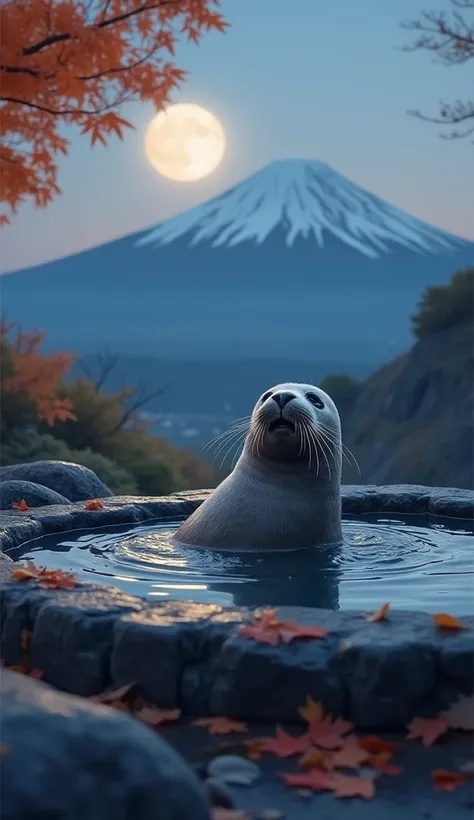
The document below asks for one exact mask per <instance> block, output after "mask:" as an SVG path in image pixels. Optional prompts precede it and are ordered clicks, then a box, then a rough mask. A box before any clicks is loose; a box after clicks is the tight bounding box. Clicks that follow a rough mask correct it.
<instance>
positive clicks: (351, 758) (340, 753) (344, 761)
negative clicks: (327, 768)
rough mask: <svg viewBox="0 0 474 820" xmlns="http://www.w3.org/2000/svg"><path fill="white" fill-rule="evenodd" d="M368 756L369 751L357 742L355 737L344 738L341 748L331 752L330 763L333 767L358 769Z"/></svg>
mask: <svg viewBox="0 0 474 820" xmlns="http://www.w3.org/2000/svg"><path fill="white" fill-rule="evenodd" d="M369 757H370V755H369V753H368V752H367V751H366V750H365V749H361V747H360V746H359V744H358V743H357V738H355V737H352V738H344V745H343V746H342V748H341V749H338V750H337V751H336V752H334V753H333V754H332V756H331V761H330V765H331V767H334V768H335V769H339V768H341V769H358V768H359V766H361V765H362V763H365V762H366V761H367V760H368V759H369Z"/></svg>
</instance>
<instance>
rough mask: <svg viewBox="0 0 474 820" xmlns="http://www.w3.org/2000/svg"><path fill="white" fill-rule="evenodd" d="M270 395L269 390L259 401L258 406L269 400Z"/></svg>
mask: <svg viewBox="0 0 474 820" xmlns="http://www.w3.org/2000/svg"><path fill="white" fill-rule="evenodd" d="M271 395H272V392H271V390H269V391H268V393H264V394H263V396H262V398H261V399H260V404H265V402H266V400H267V399H269V398H270V396H271Z"/></svg>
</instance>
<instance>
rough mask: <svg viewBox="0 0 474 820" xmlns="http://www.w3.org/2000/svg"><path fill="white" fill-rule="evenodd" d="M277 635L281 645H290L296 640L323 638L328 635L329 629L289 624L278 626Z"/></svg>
mask: <svg viewBox="0 0 474 820" xmlns="http://www.w3.org/2000/svg"><path fill="white" fill-rule="evenodd" d="M278 634H279V636H280V639H281V640H282V642H283V643H290V642H291V641H294V640H296V639H298V638H316V639H318V638H325V637H326V635H329V629H323V627H321V626H311V625H307V626H305V625H304V624H296V623H293V622H289V623H282V624H281V625H280V628H279V630H278Z"/></svg>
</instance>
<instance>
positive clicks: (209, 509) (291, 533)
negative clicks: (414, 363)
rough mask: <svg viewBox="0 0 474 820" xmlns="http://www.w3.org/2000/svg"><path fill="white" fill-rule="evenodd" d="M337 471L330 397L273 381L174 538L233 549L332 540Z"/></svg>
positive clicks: (335, 538) (337, 509)
mask: <svg viewBox="0 0 474 820" xmlns="http://www.w3.org/2000/svg"><path fill="white" fill-rule="evenodd" d="M341 471H342V440H341V423H340V419H339V413H338V412H337V408H336V406H335V404H334V402H333V401H332V399H331V398H330V397H329V396H328V395H327V394H326V393H325V392H324V391H323V390H321V389H320V388H318V387H315V386H314V385H311V384H293V383H291V382H288V383H286V384H279V385H277V386H276V387H272V388H271V389H270V390H267V391H266V392H265V393H263V395H262V396H261V397H260V398H259V400H258V401H257V403H256V405H255V407H254V409H253V412H252V415H251V417H250V427H249V430H248V433H247V437H246V439H245V443H244V447H243V450H242V454H241V455H240V458H239V459H238V461H237V463H236V465H235V468H234V470H233V471H232V472H231V473H230V475H229V476H227V478H225V479H224V481H223V482H222V483H221V484H219V486H218V487H217V488H216V489H215V490H214V491H213V493H212V494H211V495H210V496H209V498H207V499H206V500H205V501H204V502H203V504H201V506H200V507H198V509H197V510H195V512H194V513H192V515H191V516H190V517H189V518H188V519H187V520H186V521H185V522H184V523H183V524H182V525H181V527H180V528H179V529H178V531H177V533H176V535H175V540H176V541H177V542H179V543H180V544H183V545H187V546H194V547H203V548H207V547H209V548H217V549H224V550H235V551H244V550H289V549H300V548H305V547H317V546H322V545H327V544H337V543H340V542H341V541H342V530H341Z"/></svg>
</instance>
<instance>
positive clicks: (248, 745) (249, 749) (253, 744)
mask: <svg viewBox="0 0 474 820" xmlns="http://www.w3.org/2000/svg"><path fill="white" fill-rule="evenodd" d="M245 754H246V757H248V759H249V760H253V761H255V760H260V758H261V756H262V748H261V741H260V740H259V739H258V738H254V739H252V740H247V741H246V742H245Z"/></svg>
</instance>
